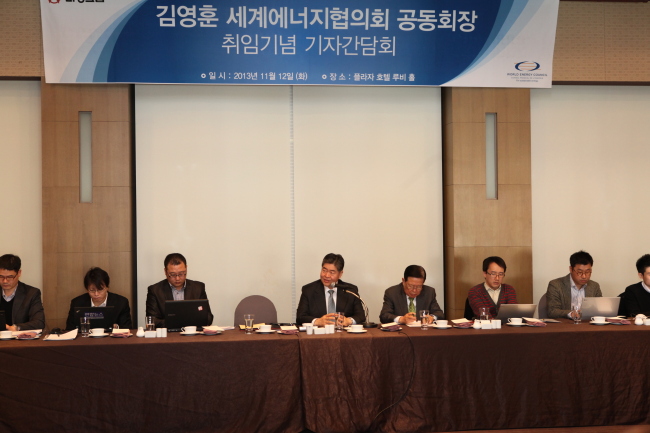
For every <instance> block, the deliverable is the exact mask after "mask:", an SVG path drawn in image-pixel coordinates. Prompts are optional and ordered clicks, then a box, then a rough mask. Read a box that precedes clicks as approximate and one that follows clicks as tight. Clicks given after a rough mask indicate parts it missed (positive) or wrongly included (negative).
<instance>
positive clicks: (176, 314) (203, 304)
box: [165, 299, 210, 331]
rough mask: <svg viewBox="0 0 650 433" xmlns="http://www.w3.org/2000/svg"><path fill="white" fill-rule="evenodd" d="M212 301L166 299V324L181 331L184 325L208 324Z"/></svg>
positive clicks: (169, 329)
mask: <svg viewBox="0 0 650 433" xmlns="http://www.w3.org/2000/svg"><path fill="white" fill-rule="evenodd" d="M209 311H210V303H209V302H208V300H207V299H190V300H185V301H165V326H166V327H167V330H168V331H180V330H181V328H182V327H184V326H208V325H209V324H210V323H209V320H208V313H209Z"/></svg>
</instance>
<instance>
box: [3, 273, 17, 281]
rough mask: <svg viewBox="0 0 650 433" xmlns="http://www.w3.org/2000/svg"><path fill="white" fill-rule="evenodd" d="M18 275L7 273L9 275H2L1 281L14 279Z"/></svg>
mask: <svg viewBox="0 0 650 433" xmlns="http://www.w3.org/2000/svg"><path fill="white" fill-rule="evenodd" d="M17 276H18V274H15V275H7V276H4V275H0V280H1V281H13V280H14V278H16V277H17Z"/></svg>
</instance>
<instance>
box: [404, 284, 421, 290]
mask: <svg viewBox="0 0 650 433" xmlns="http://www.w3.org/2000/svg"><path fill="white" fill-rule="evenodd" d="M406 288H407V289H409V290H413V291H415V290H422V286H413V285H411V284H407V285H406Z"/></svg>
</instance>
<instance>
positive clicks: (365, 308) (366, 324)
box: [343, 289, 377, 328]
mask: <svg viewBox="0 0 650 433" xmlns="http://www.w3.org/2000/svg"><path fill="white" fill-rule="evenodd" d="M343 291H344V292H346V293H349V294H351V295H352V296H354V297H355V298H357V299H358V300H359V301H361V305H362V306H363V312H364V314H365V315H366V321H365V322H363V327H364V328H376V327H377V324H376V323H374V322H368V317H369V316H370V312H369V311H368V306H367V305H366V303H365V302H363V299H361V296H359V295H357V294H356V293H354V292H353V291H351V290H348V289H343Z"/></svg>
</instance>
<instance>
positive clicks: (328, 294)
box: [311, 284, 357, 325]
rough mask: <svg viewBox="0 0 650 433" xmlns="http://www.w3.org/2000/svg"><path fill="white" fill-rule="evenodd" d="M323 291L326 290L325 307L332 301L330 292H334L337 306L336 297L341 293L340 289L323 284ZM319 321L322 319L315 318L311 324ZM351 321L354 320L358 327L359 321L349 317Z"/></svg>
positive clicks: (333, 297)
mask: <svg viewBox="0 0 650 433" xmlns="http://www.w3.org/2000/svg"><path fill="white" fill-rule="evenodd" d="M323 290H325V305H327V304H328V303H329V301H330V290H334V293H332V299H333V300H334V305H336V300H337V297H336V295H337V294H338V292H339V289H338V287H336V286H334V288H332V287H329V286H326V285H325V284H323ZM335 312H337V311H335ZM318 319H320V317H317V318H315V319H314V320H312V321H311V323H314V322H316V321H317V320H318ZM349 319H350V320H352V324H353V325H356V323H357V321H356V320H354V318H353V317H349Z"/></svg>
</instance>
